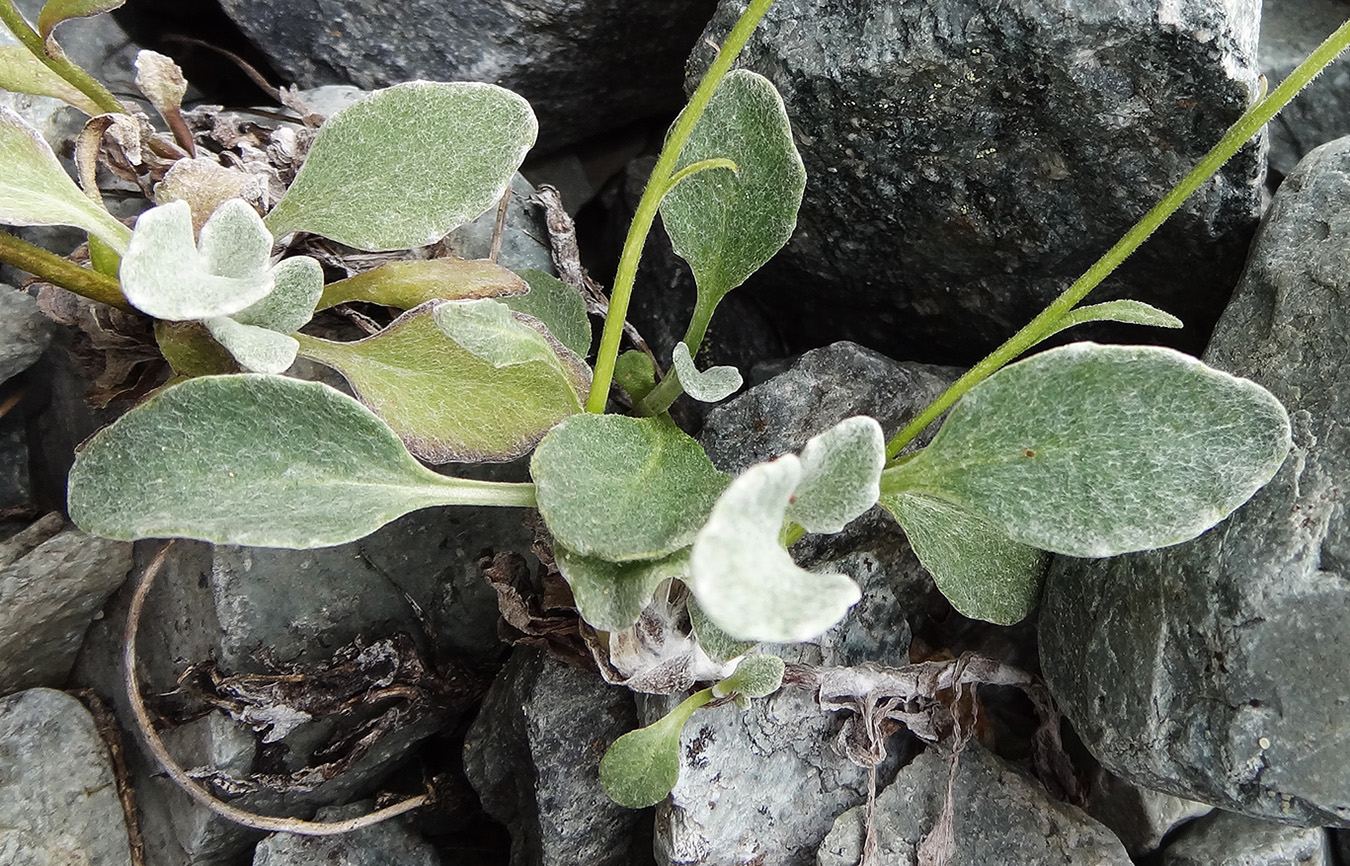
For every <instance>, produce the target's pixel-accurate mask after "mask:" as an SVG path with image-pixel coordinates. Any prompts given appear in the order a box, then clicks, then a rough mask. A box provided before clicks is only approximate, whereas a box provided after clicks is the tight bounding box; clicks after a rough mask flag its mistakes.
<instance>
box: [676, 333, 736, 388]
mask: <svg viewBox="0 0 1350 866" xmlns="http://www.w3.org/2000/svg"><path fill="white" fill-rule="evenodd" d="M671 363H672V365H673V366H674V367H675V374H676V375H678V376H679V377H680V385H681V386H682V387H683V388H684V393H686V394H688V395H689V396H690V397H693V398H694V399H695V400H698V401H700V402H703V403H716V402H717V401H718V400H724V399H726V398H727V397H730V396H731V395H732V394H735V393H736V389H738V388H740V387H741V384H742V382H743V380H742V379H741V373H740V371H739V370H737V369H736V368H735V367H726V366H723V367H709V368H708V369H707V370H700V369H699V368H698V367H696V366H694V359H693V357H692V356H691V355H690V354H689V347H688V346H686V345H685V344H684V342H683V341H681V342H678V343H676V344H675V350H674V351H673V352H672V353H671Z"/></svg>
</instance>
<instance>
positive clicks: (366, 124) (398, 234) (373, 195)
mask: <svg viewBox="0 0 1350 866" xmlns="http://www.w3.org/2000/svg"><path fill="white" fill-rule="evenodd" d="M538 129H539V127H538V124H537V123H536V122H535V119H534V112H532V111H531V110H530V105H529V103H528V102H526V101H525V100H524V99H522V98H521V97H519V96H517V95H516V94H514V93H512V92H511V91H509V90H504V89H503V88H500V87H497V86H495V85H491V84H470V83H456V84H442V83H438V82H432V81H411V82H408V83H406V84H398V85H395V86H394V87H388V88H385V89H384V90H377V91H375V92H374V93H372V94H371V95H370V96H367V97H366V98H365V99H362V100H361V101H360V102H358V103H356V104H354V105H351V106H348V107H347V108H344V109H343V110H341V111H339V112H338V113H336V114H334V115H333V116H332V117H330V118H328V121H327V122H326V123H324V125H323V126H322V127H321V128H320V129H319V134H318V136H317V137H316V138H315V139H314V145H313V147H312V148H311V149H310V152H309V157H308V158H307V159H306V160H305V164H304V165H303V166H302V167H301V169H300V172H299V174H297V175H296V178H295V181H294V182H293V183H292V184H291V186H290V189H289V190H287V191H286V195H285V196H283V197H282V199H281V201H279V202H277V205H276V207H275V208H273V210H272V212H271V213H270V214H268V216H267V225H268V226H269V227H270V228H271V229H272V231H273V232H274V233H275V234H277V235H278V236H280V235H285V234H289V233H291V232H294V231H307V232H313V233H314V234H319V235H323V236H324V237H326V238H331V239H333V240H335V241H338V242H339V243H344V244H346V245H348V246H352V247H356V248H357V249H361V250H367V251H370V252H376V251H380V250H400V249H408V248H410V247H420V246H424V245H426V244H429V243H433V242H435V241H437V240H439V239H441V238H442V237H444V236H445V235H446V234H447V233H448V232H450V231H451V230H453V229H455V228H457V227H459V226H460V225H462V224H464V223H466V222H468V221H469V220H471V219H473V218H474V217H476V216H478V215H479V214H481V213H482V212H483V211H485V210H487V209H488V208H489V207H491V206H492V205H493V204H495V203H496V202H497V200H498V199H500V198H501V196H502V193H503V192H505V191H506V188H507V185H508V184H509V183H510V182H511V176H512V175H513V174H514V173H515V171H516V169H517V168H519V167H520V163H521V161H522V160H524V158H525V153H526V151H528V150H529V149H530V147H531V146H532V145H533V144H534V139H535V135H536V134H537V132H538Z"/></svg>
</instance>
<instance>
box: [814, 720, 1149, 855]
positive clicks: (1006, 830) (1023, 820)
mask: <svg viewBox="0 0 1350 866" xmlns="http://www.w3.org/2000/svg"><path fill="white" fill-rule="evenodd" d="M950 767H951V764H950V761H949V759H948V757H947V755H945V754H942V753H939V752H938V751H937V750H935V749H930V750H928V751H926V752H924V753H923V754H921V755H919V756H918V757H917V758H915V759H914V760H913V761H912V762H911V763H910V764H909V765H908V766H906V767H905V768H904V769H903V770H901V771H900V773H899V774H898V775H897V776H896V778H895V782H894V783H892V784H891V785H890V787H888V788H887V789H886V790H885V791H883V792H881V794H880V795H879V796H878V797H877V802H876V808H875V810H874V820H875V824H876V842H877V859H876V860H875V862H877V863H885V864H887V866H914V864H916V863H917V862H918V848H919V846H920V844H922V842H923V840H924V839H925V838H926V837H927V836H928V835H929V834H930V833H931V832H932V830H933V824H934V822H935V821H936V820H937V817H938V815H939V813H940V812H941V810H942V805H943V800H944V799H945V798H946V796H947V782H948V777H949V775H950ZM951 794H952V803H953V804H954V807H955V811H954V813H953V816H952V819H953V820H952V837H951V841H952V842H953V849H952V853H951V859H950V861H949V862H951V863H979V864H981V866H1005V864H1006V866H1051V864H1064V866H1071V864H1082V866H1089V864H1091V866H1106V864H1118V866H1127V864H1129V863H1130V858H1129V856H1128V855H1126V853H1125V849H1124V848H1123V847H1121V844H1120V841H1119V840H1117V839H1116V838H1115V837H1114V836H1112V835H1111V833H1110V831H1109V830H1107V829H1106V828H1105V827H1103V826H1102V825H1100V824H1098V823H1097V822H1096V821H1093V820H1092V819H1091V818H1089V817H1088V816H1087V815H1085V814H1083V812H1082V811H1081V810H1079V809H1076V808H1074V807H1073V806H1069V805H1066V804H1064V803H1059V802H1056V801H1054V800H1051V799H1050V798H1049V797H1048V796H1047V795H1046V793H1045V789H1044V788H1043V787H1042V786H1041V784H1040V783H1039V782H1037V781H1035V780H1034V779H1031V778H1029V777H1027V776H1025V775H1023V774H1022V773H1021V772H1020V771H1019V770H1017V769H1015V768H1014V767H1012V766H1011V765H1010V764H1007V763H1005V762H1003V761H1002V760H1000V759H999V758H997V757H995V756H994V755H992V754H990V753H989V752H987V751H985V750H984V748H982V747H981V746H980V745H979V744H978V743H971V744H970V745H969V746H968V747H967V748H966V750H965V751H964V752H963V753H962V754H961V759H960V761H959V762H958V764H957V771H956V779H955V781H954V783H953V784H952V788H951ZM864 814H865V810H864V809H863V808H861V807H859V808H854V809H850V810H849V811H847V812H845V813H844V814H843V815H841V816H840V817H839V820H838V821H836V822H835V825H834V829H832V830H831V831H830V835H829V836H828V837H827V838H826V839H825V842H824V844H822V845H821V846H820V852H819V855H818V857H817V860H816V862H817V863H818V864H819V866H854V864H856V863H858V861H859V859H860V857H861V853H862V845H863V826H864Z"/></svg>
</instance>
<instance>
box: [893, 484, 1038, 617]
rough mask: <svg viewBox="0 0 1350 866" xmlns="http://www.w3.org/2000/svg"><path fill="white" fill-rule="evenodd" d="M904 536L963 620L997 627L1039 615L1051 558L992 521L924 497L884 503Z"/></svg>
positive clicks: (900, 497)
mask: <svg viewBox="0 0 1350 866" xmlns="http://www.w3.org/2000/svg"><path fill="white" fill-rule="evenodd" d="M881 505H882V506H883V507H884V508H885V509H886V510H887V511H889V512H890V513H891V514H892V515H893V516H894V517H895V519H896V520H897V521H898V522H899V523H900V525H901V526H902V527H903V528H904V530H905V535H906V536H907V537H908V538H909V544H910V546H911V547H912V548H913V549H914V554H915V555H916V556H918V557H919V562H921V563H922V564H923V567H924V568H926V569H927V570H928V573H929V574H931V575H932V576H933V582H934V583H936V584H937V587H938V589H940V590H941V591H942V594H943V595H945V596H946V597H947V600H948V601H950V602H951V603H952V607H954V608H956V609H957V610H958V611H960V612H961V613H962V614H964V615H965V616H968V617H970V618H971V619H982V620H985V621H987V622H992V623H997V624H999V625H1012V624H1013V623H1015V622H1020V621H1021V620H1022V619H1024V618H1025V617H1026V616H1027V615H1028V614H1030V613H1031V612H1032V611H1033V610H1035V609H1036V602H1037V601H1038V600H1039V598H1040V593H1041V579H1042V577H1043V576H1044V574H1045V566H1046V563H1047V562H1048V561H1049V558H1050V556H1049V554H1047V553H1046V552H1045V551H1043V550H1038V549H1036V548H1034V547H1028V546H1027V545H1025V544H1018V543H1017V542H1016V541H1013V540H1012V539H1011V538H1009V537H1008V536H1007V535H1005V534H1004V533H1003V532H1001V531H999V530H998V529H996V528H995V527H994V526H992V525H991V524H990V523H989V521H987V520H985V519H984V518H982V517H980V516H978V515H976V514H973V513H971V512H969V511H966V510H964V509H962V508H961V507H960V506H957V505H954V504H952V503H950V502H947V501H945V500H942V499H936V498H934V497H932V496H925V495H923V494H921V493H897V494H894V495H887V496H882V497H881Z"/></svg>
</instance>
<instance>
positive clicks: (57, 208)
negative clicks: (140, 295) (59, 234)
mask: <svg viewBox="0 0 1350 866" xmlns="http://www.w3.org/2000/svg"><path fill="white" fill-rule="evenodd" d="M0 165H2V166H4V171H0V223H6V224H8V225H14V226H75V227H76V228H80V229H84V230H85V231H87V232H89V233H90V234H92V235H97V236H98V237H99V238H101V239H102V240H103V241H104V242H106V243H107V244H108V246H110V247H112V248H113V249H114V250H116V251H117V252H118V253H119V254H120V253H125V252H126V249H127V241H128V239H130V237H131V230H130V229H128V228H127V227H126V226H124V225H122V224H121V223H120V222H118V221H117V220H115V219H113V217H112V215H111V214H109V213H108V212H107V211H106V210H104V209H103V208H101V207H99V206H98V205H96V204H94V203H93V202H92V201H90V200H89V197H88V196H86V195H85V194H84V193H83V192H81V191H80V188H79V187H78V186H76V185H75V181H73V180H71V179H70V175H68V174H66V172H65V169H63V168H61V163H60V162H58V161H57V159H56V154H55V153H53V152H52V148H51V145H49V144H47V142H46V140H44V139H43V137H42V134H41V133H39V132H38V131H37V130H36V129H34V128H33V127H31V126H29V125H28V124H27V123H25V122H24V120H23V118H21V117H19V115H18V114H16V113H15V112H14V111H12V110H11V109H9V108H7V107H5V106H0Z"/></svg>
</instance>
